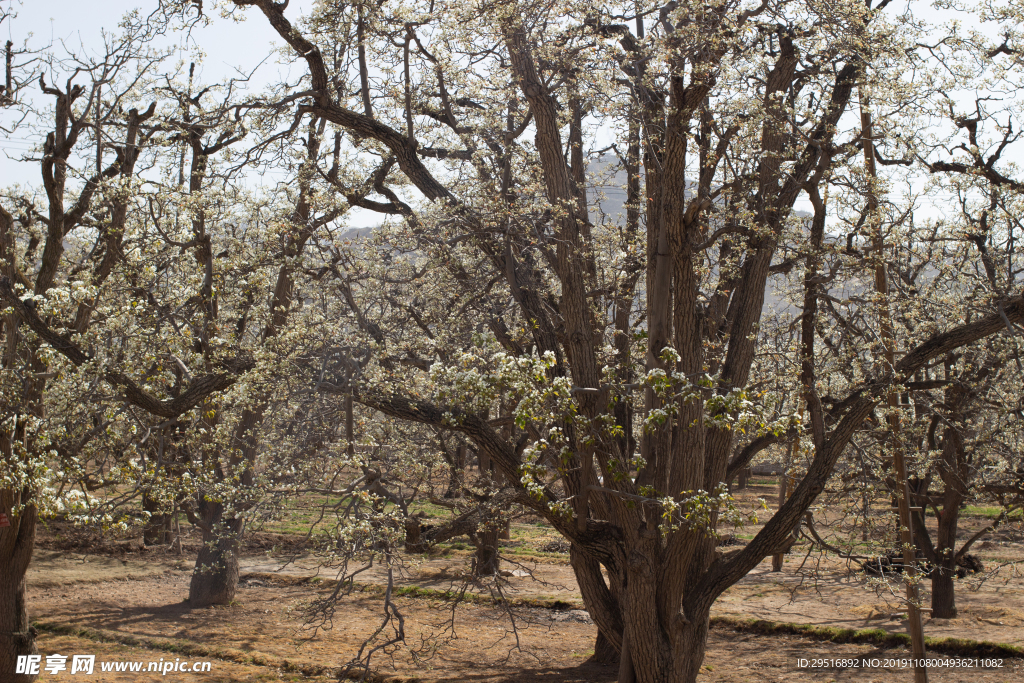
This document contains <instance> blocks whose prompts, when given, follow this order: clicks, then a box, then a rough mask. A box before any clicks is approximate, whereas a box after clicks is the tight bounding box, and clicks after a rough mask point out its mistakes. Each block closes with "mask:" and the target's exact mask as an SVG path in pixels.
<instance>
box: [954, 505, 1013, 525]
mask: <svg viewBox="0 0 1024 683" xmlns="http://www.w3.org/2000/svg"><path fill="white" fill-rule="evenodd" d="M962 514H963V515H964V516H968V517H984V518H985V519H991V520H996V519H998V518H999V515H1001V514H1003V508H1001V507H998V506H992V507H982V506H974V505H968V506H967V507H965V508H964V509H963V513H962ZM1007 519H1009V520H1010V521H1015V522H1019V521H1021V520H1022V519H1024V510H1014V511H1013V512H1011V513H1010V514H1009V515H1007Z"/></svg>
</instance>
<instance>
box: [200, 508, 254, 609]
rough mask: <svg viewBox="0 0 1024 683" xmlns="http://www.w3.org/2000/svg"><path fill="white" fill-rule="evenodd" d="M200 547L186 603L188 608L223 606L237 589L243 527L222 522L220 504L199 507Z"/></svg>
mask: <svg viewBox="0 0 1024 683" xmlns="http://www.w3.org/2000/svg"><path fill="white" fill-rule="evenodd" d="M201 512H202V522H203V526H202V529H203V547H202V548H201V549H200V550H199V557H198V558H196V567H195V570H194V571H193V572H192V583H191V584H190V585H189V590H188V601H189V604H190V605H191V606H192V607H206V606H208V605H226V604H228V603H230V602H231V601H232V600H234V599H235V591H236V590H237V589H238V548H239V543H240V540H241V536H242V529H243V526H244V523H243V521H242V520H241V519H239V518H237V517H229V518H227V519H225V518H224V506H223V504H221V503H215V502H207V503H204V504H203V508H202V510H201Z"/></svg>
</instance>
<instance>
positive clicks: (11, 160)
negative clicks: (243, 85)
mask: <svg viewBox="0 0 1024 683" xmlns="http://www.w3.org/2000/svg"><path fill="white" fill-rule="evenodd" d="M156 4H157V3H156V0H102V1H101V2H87V1H85V0H24V1H23V2H18V1H17V0H0V6H3V7H4V8H8V7H9V8H10V9H11V10H13V11H14V12H15V13H16V14H17V16H16V17H15V18H14V19H13V20H8V21H5V22H4V23H3V24H0V42H5V41H6V40H8V39H10V40H12V41H13V42H14V44H15V46H16V47H20V46H21V44H22V42H23V41H24V40H25V39H26V38H27V39H28V40H29V47H30V48H31V47H36V48H40V47H45V46H47V45H51V44H52V45H55V46H58V45H60V44H61V42H63V43H64V44H65V45H67V46H68V47H71V48H79V47H80V46H82V45H85V46H86V47H88V46H93V45H98V44H102V42H101V36H102V32H103V30H104V29H105V30H107V31H108V32H110V31H116V30H117V23H118V21H119V20H120V19H121V17H123V16H124V15H125V13H127V12H130V11H132V10H133V9H139V10H140V11H141V13H142V14H143V15H147V14H149V13H150V12H151V11H152V10H153V9H154V8H155V7H156ZM206 4H207V6H209V5H211V4H212V3H211V2H209V1H208V2H207V3H206ZM310 5H312V0H293V1H292V3H291V5H290V7H289V14H292V13H294V15H298V14H299V13H300V12H304V11H305V9H307V8H308V7H309V6H310ZM249 13H251V14H253V16H252V17H251V18H250V19H248V20H247V21H243V22H238V23H236V22H233V21H231V20H229V19H222V18H221V17H219V16H214V18H213V21H212V22H211V23H210V25H209V26H206V27H196V28H195V29H194V30H193V31H192V34H191V36H186V35H184V34H175V35H172V36H168V39H167V40H166V41H165V42H164V43H163V44H164V45H165V46H169V45H172V44H173V45H177V46H179V47H182V48H185V49H187V50H195V49H197V48H201V49H202V51H203V52H205V57H204V58H203V59H202V61H201V62H200V64H199V66H198V67H197V71H198V72H199V73H198V75H199V76H201V80H202V81H205V82H207V83H210V82H216V81H218V80H220V79H221V78H223V77H230V76H235V75H237V74H238V72H239V71H242V72H249V71H251V70H253V69H255V68H256V67H257V66H259V68H258V69H257V71H256V74H255V76H254V78H253V80H252V81H251V83H252V85H253V87H254V88H257V89H258V88H259V86H261V85H262V84H265V83H269V82H271V81H273V80H274V79H275V77H276V76H278V74H280V66H279V65H278V64H277V63H275V61H274V58H273V57H271V58H270V59H267V55H268V53H269V50H268V49H267V47H268V46H269V45H276V44H279V42H280V41H279V39H278V36H277V33H276V32H275V31H274V30H273V29H272V28H271V27H270V24H269V23H268V22H267V21H266V20H265V19H264V18H263V16H262V15H259V14H258V13H257V12H256V11H255V10H249ZM30 34H31V35H30ZM253 46H255V48H254V47H253ZM261 61H262V62H263V64H262V65H260V62H261ZM29 88H30V89H31V90H33V91H36V92H38V86H34V87H33V86H29ZM30 96H31V93H30ZM0 135H2V133H0ZM29 147H30V143H29V140H28V139H27V137H26V134H25V133H21V134H20V135H19V133H17V132H16V133H15V134H14V135H13V136H10V137H0V186H5V185H9V184H12V183H17V182H28V181H29V180H32V181H34V180H35V177H34V176H37V175H38V173H39V167H38V164H26V163H23V162H19V161H17V157H18V156H20V154H21V153H23V152H24V151H27V150H28V149H29ZM29 174H30V175H29Z"/></svg>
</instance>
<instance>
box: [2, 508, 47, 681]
mask: <svg viewBox="0 0 1024 683" xmlns="http://www.w3.org/2000/svg"><path fill="white" fill-rule="evenodd" d="M9 494H10V492H9V491H0V513H4V514H6V515H7V519H8V521H9V522H10V526H8V527H3V528H0V672H2V673H0V679H2V680H4V681H10V683H29V681H34V680H36V678H37V676H34V675H32V676H28V675H23V674H15V673H14V671H15V667H16V664H17V661H18V657H19V656H21V655H34V654H38V650H36V644H35V633H34V631H33V630H32V629H31V627H30V625H29V620H28V612H27V610H26V609H25V573H26V572H27V571H28V565H29V562H30V561H31V559H32V548H33V544H34V543H35V536H36V533H35V527H36V508H35V506H34V505H28V506H26V507H25V508H24V509H23V510H22V511H21V512H20V513H19V514H18V515H17V516H16V517H15V516H14V515H13V514H12V513H11V505H10V504H9V501H10V500H11V499H13V498H14V496H12V495H9Z"/></svg>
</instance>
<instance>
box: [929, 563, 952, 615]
mask: <svg viewBox="0 0 1024 683" xmlns="http://www.w3.org/2000/svg"><path fill="white" fill-rule="evenodd" d="M947 565H948V566H947ZM955 576H956V560H954V559H953V557H952V554H950V557H949V558H948V559H944V560H943V562H942V564H941V565H937V566H936V567H935V568H934V569H933V570H932V619H953V618H955V617H956V593H955V590H954V587H953V578H954V577H955Z"/></svg>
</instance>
